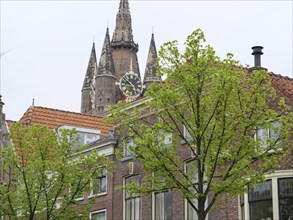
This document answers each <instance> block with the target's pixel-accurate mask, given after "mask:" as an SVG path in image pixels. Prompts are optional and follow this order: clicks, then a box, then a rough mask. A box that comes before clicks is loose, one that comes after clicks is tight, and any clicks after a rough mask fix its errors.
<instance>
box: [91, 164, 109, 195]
mask: <svg viewBox="0 0 293 220" xmlns="http://www.w3.org/2000/svg"><path fill="white" fill-rule="evenodd" d="M93 187H94V188H93V191H92V195H97V194H104V193H106V192H107V169H106V167H103V168H102V169H101V171H100V173H99V174H98V175H97V176H96V178H95V179H94V180H93Z"/></svg>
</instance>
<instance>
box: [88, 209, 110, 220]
mask: <svg viewBox="0 0 293 220" xmlns="http://www.w3.org/2000/svg"><path fill="white" fill-rule="evenodd" d="M90 220H106V210H102V211H95V212H91V213H90Z"/></svg>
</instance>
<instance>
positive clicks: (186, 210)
mask: <svg viewBox="0 0 293 220" xmlns="http://www.w3.org/2000/svg"><path fill="white" fill-rule="evenodd" d="M192 161H196V160H195V159H193V158H192V159H190V160H187V161H185V163H184V172H185V173H187V164H188V163H191V162H192ZM195 178H196V179H195V181H196V180H197V177H195ZM196 183H197V182H194V183H193V184H196ZM205 188H206V187H205ZM184 204H185V219H186V220H190V218H188V217H189V216H188V206H189V203H188V201H187V199H184ZM196 206H198V204H197V200H196ZM207 207H208V199H207V200H206V202H205V208H207ZM195 215H196V218H195V219H194V220H197V219H198V216H197V213H195ZM208 217H209V216H208V215H207V216H206V219H208Z"/></svg>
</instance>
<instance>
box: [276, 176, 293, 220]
mask: <svg viewBox="0 0 293 220" xmlns="http://www.w3.org/2000/svg"><path fill="white" fill-rule="evenodd" d="M278 186H279V189H278V192H279V214H280V220H288V219H290V220H291V219H293V178H285V179H279V180H278Z"/></svg>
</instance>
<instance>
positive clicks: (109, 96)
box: [95, 28, 117, 116]
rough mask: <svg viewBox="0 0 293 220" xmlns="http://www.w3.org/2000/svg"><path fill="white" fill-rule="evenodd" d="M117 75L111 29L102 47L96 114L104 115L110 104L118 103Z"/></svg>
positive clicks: (96, 88) (97, 79)
mask: <svg viewBox="0 0 293 220" xmlns="http://www.w3.org/2000/svg"><path fill="white" fill-rule="evenodd" d="M115 83H116V77H115V70H114V63H113V58H112V48H111V44H110V36H109V29H108V28H107V31H106V36H105V40H104V44H103V48H102V53H101V57H100V62H99V66H98V71H97V76H96V79H95V93H96V94H95V100H96V106H95V107H96V109H95V114H97V115H100V116H103V115H104V110H105V109H106V108H107V107H108V106H109V105H114V104H116V103H117V87H116V85H115Z"/></svg>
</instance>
